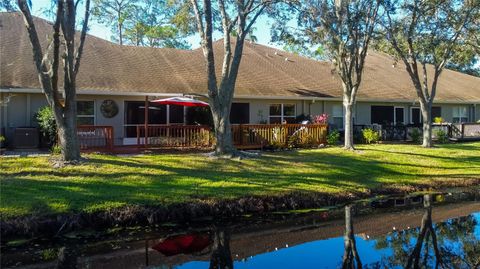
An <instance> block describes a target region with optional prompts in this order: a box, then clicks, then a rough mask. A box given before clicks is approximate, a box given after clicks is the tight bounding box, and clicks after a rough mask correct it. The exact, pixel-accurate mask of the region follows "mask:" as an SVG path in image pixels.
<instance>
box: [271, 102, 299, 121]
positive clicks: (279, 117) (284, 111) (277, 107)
mask: <svg viewBox="0 0 480 269" xmlns="http://www.w3.org/2000/svg"><path fill="white" fill-rule="evenodd" d="M295 114H296V113H295V105H294V104H271V105H270V116H269V120H270V123H272V124H275V123H283V122H284V121H286V122H287V123H294V122H295Z"/></svg>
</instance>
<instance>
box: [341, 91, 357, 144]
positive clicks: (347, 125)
mask: <svg viewBox="0 0 480 269" xmlns="http://www.w3.org/2000/svg"><path fill="white" fill-rule="evenodd" d="M350 100H351V98H350V97H349V96H347V95H346V94H344V95H343V107H344V109H345V118H344V121H345V122H344V131H345V136H344V139H345V144H344V148H345V149H348V150H354V149H355V148H354V146H353V103H352V102H351V101H350Z"/></svg>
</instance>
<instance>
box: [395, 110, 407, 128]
mask: <svg viewBox="0 0 480 269" xmlns="http://www.w3.org/2000/svg"><path fill="white" fill-rule="evenodd" d="M394 122H395V124H396V125H399V124H405V108H404V107H395V120H394Z"/></svg>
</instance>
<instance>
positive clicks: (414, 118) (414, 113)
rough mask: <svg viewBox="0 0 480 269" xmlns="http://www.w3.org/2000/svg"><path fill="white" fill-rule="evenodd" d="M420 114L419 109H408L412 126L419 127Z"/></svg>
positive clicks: (420, 121)
mask: <svg viewBox="0 0 480 269" xmlns="http://www.w3.org/2000/svg"><path fill="white" fill-rule="evenodd" d="M422 122H423V121H422V113H420V108H419V107H411V108H410V123H411V124H414V125H420V124H421V123H422Z"/></svg>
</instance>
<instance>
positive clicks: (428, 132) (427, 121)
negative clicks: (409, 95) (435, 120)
mask: <svg viewBox="0 0 480 269" xmlns="http://www.w3.org/2000/svg"><path fill="white" fill-rule="evenodd" d="M420 109H421V111H422V119H423V143H422V146H423V147H425V148H431V147H432V103H431V102H425V103H424V102H420Z"/></svg>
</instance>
